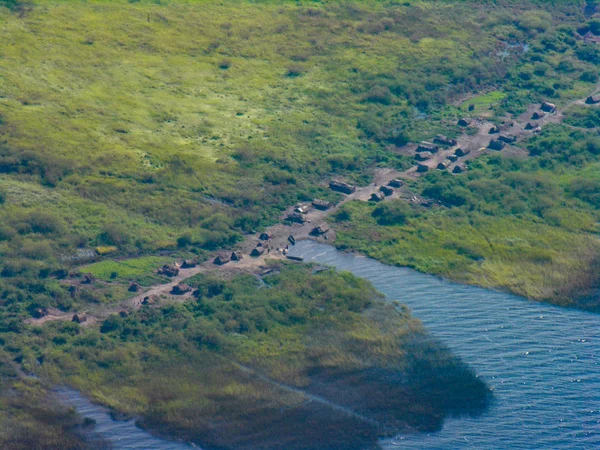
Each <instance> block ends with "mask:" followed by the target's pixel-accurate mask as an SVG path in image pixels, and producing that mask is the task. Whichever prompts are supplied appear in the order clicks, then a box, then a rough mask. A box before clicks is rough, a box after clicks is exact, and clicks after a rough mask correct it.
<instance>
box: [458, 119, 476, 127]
mask: <svg viewBox="0 0 600 450" xmlns="http://www.w3.org/2000/svg"><path fill="white" fill-rule="evenodd" d="M472 123H473V121H472V120H471V119H467V118H465V117H463V118H462V119H459V120H458V126H459V127H468V126H470V125H471V124H472Z"/></svg>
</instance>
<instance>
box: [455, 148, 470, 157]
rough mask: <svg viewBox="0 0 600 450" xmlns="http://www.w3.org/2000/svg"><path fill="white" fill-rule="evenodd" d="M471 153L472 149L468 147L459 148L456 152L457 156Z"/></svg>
mask: <svg viewBox="0 0 600 450" xmlns="http://www.w3.org/2000/svg"><path fill="white" fill-rule="evenodd" d="M469 153H471V150H469V149H468V148H457V149H456V151H455V152H454V154H455V155H456V156H458V157H459V158H462V157H463V156H467V155H468V154H469Z"/></svg>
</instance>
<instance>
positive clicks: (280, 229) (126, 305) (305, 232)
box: [25, 86, 600, 326]
mask: <svg viewBox="0 0 600 450" xmlns="http://www.w3.org/2000/svg"><path fill="white" fill-rule="evenodd" d="M598 89H600V86H598V87H597V89H596V90H598ZM574 105H586V103H585V100H581V99H580V100H574V101H572V102H570V103H568V104H567V105H566V106H565V107H564V108H562V109H560V110H557V111H555V112H554V113H552V114H546V115H545V116H544V117H543V118H542V119H540V120H537V121H532V119H531V116H532V115H533V113H534V112H536V111H538V112H539V105H537V104H536V105H531V106H530V107H529V108H528V109H527V111H526V112H524V113H523V114H521V115H520V116H518V117H515V118H506V120H505V126H504V129H503V130H502V132H503V133H505V134H508V135H512V136H514V137H515V138H516V141H515V143H514V144H512V145H507V146H506V147H505V149H504V150H502V152H504V153H511V154H515V155H518V154H523V156H525V155H526V152H524V151H523V150H522V149H519V147H517V146H516V145H515V144H517V143H518V142H519V141H522V140H523V139H525V138H527V137H529V136H531V135H532V134H533V133H535V131H534V130H526V129H525V126H526V125H527V123H529V122H535V123H536V124H537V125H539V126H540V127H543V126H544V125H547V124H549V123H561V122H562V121H563V119H564V112H565V111H566V110H567V109H569V108H571V107H573V106H574ZM586 106H593V105H586ZM494 125H495V124H494V123H492V122H490V121H488V120H482V119H481V120H478V121H476V126H477V128H478V132H477V133H476V134H474V135H467V134H466V133H465V134H463V135H462V136H460V137H459V138H458V139H457V145H455V146H452V147H447V148H441V149H440V150H439V151H438V152H437V153H435V154H434V155H433V157H432V158H431V159H429V160H428V161H424V162H422V163H421V164H424V165H426V166H427V167H428V171H431V170H438V169H437V166H438V164H439V163H441V162H446V163H448V165H447V169H445V170H449V171H452V170H453V168H454V167H455V166H456V165H459V164H464V163H465V162H467V161H469V160H472V159H475V158H478V157H479V156H481V155H483V154H489V153H494V152H495V150H490V149H489V148H488V145H489V143H490V140H491V139H497V137H498V135H497V134H490V130H491V128H492V127H493V126H494ZM416 147H417V146H416V145H415V144H409V145H406V146H404V147H402V148H400V149H399V150H398V151H399V152H400V153H403V154H405V155H414V154H415V153H416V151H415V150H416ZM458 148H462V149H463V150H467V151H469V153H468V155H466V156H463V157H461V158H458V160H457V161H455V162H450V160H449V159H448V157H450V156H451V155H454V153H455V151H456V149H458ZM417 167H418V166H417V164H415V165H414V166H412V167H411V168H409V169H408V170H405V171H397V170H394V169H385V168H384V169H377V170H376V171H375V176H374V179H373V182H372V183H371V184H369V185H368V186H364V187H358V188H357V189H356V191H355V192H354V193H352V194H350V195H346V196H345V197H344V198H343V199H342V200H341V201H340V202H339V203H337V204H336V205H335V206H333V207H331V208H330V209H328V210H326V211H322V210H318V209H315V208H313V209H311V210H309V211H308V212H307V213H306V214H305V215H304V217H305V223H304V224H298V223H295V224H291V225H290V224H284V223H283V219H284V218H285V217H286V216H287V215H288V214H289V213H290V212H291V211H292V210H293V207H290V208H289V209H288V210H287V211H286V213H285V214H284V215H283V216H282V217H281V219H282V221H281V223H278V224H276V225H273V226H272V227H270V228H268V229H267V230H266V232H268V233H270V234H271V235H272V238H271V240H270V241H269V243H268V246H269V251H268V252H265V253H264V254H263V255H262V256H259V257H257V258H252V257H250V256H249V253H250V252H251V251H252V249H253V248H254V247H256V245H257V244H258V242H259V240H258V238H257V237H256V236H255V235H253V236H248V237H247V238H246V239H245V241H244V242H242V243H241V244H240V245H239V248H240V250H241V251H242V252H243V253H244V257H243V259H242V260H241V261H239V262H229V263H227V264H225V265H223V266H216V265H214V264H213V262H212V260H209V261H206V262H204V263H202V264H200V265H198V266H196V267H193V268H188V269H182V268H180V269H179V274H178V275H177V276H175V277H172V278H171V279H170V281H169V282H168V283H165V284H157V285H154V286H151V287H150V288H149V289H147V290H146V291H144V292H143V293H140V294H138V295H135V296H134V297H131V298H128V299H126V300H124V301H122V302H119V303H118V304H112V305H96V306H91V307H89V308H88V309H87V310H86V311H83V312H84V313H86V314H87V320H86V321H85V322H83V323H82V325H85V326H90V325H93V324H96V323H98V322H100V321H102V320H104V319H105V318H107V317H108V316H109V315H111V314H118V313H122V312H125V313H128V312H130V311H133V310H138V309H140V308H141V307H142V305H143V304H144V299H146V298H151V299H152V304H153V305H154V306H160V305H164V304H168V303H181V302H185V301H188V300H190V298H192V293H191V292H188V293H186V294H184V295H174V294H172V293H171V291H172V290H173V288H174V287H175V286H177V285H179V284H181V283H184V282H185V281H186V280H188V279H189V278H191V277H193V276H195V275H197V274H199V273H208V272H211V271H220V272H223V271H227V272H231V273H236V272H240V273H242V272H245V273H254V274H260V273H261V272H262V271H263V270H264V269H266V267H267V264H266V262H267V259H285V252H284V251H283V250H284V249H285V248H286V247H287V246H288V245H289V241H288V237H289V236H293V237H294V238H295V239H296V240H302V239H309V238H311V232H312V230H313V229H314V228H315V227H317V226H319V225H326V218H327V217H328V216H329V215H331V214H334V213H336V212H337V211H339V209H340V208H341V207H342V206H343V205H344V204H346V203H347V202H350V201H354V200H359V201H369V199H370V198H371V196H372V194H374V193H377V192H379V189H380V187H381V186H382V185H387V184H388V183H389V182H390V181H391V180H392V179H395V178H398V179H405V180H414V179H416V178H418V177H419V176H421V175H423V174H424V173H426V172H418V171H417ZM388 198H404V199H406V200H408V201H417V202H418V201H421V199H419V198H418V196H416V195H414V194H413V193H412V192H411V191H410V190H409V189H408V188H406V187H403V188H400V189H395V190H394V193H393V195H391V196H390V197H388ZM319 239H323V240H334V239H335V232H334V231H328V232H327V233H326V234H325V235H323V236H320V237H319ZM72 318H73V312H64V311H61V310H58V309H56V308H49V309H48V311H47V314H46V315H45V316H44V317H41V318H30V319H27V320H26V321H25V322H26V323H28V324H34V325H42V324H44V323H46V322H49V321H54V320H71V319H72Z"/></svg>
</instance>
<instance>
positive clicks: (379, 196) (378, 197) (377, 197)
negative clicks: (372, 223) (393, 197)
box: [369, 192, 385, 202]
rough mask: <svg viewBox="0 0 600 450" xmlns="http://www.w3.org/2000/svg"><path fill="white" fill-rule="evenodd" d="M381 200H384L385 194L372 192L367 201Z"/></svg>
mask: <svg viewBox="0 0 600 450" xmlns="http://www.w3.org/2000/svg"><path fill="white" fill-rule="evenodd" d="M382 200H385V195H383V193H382V192H374V193H372V194H371V198H370V199H369V201H371V202H380V201H382Z"/></svg>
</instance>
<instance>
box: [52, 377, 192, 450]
mask: <svg viewBox="0 0 600 450" xmlns="http://www.w3.org/2000/svg"><path fill="white" fill-rule="evenodd" d="M56 396H57V397H58V399H59V400H60V401H61V402H62V403H63V404H64V405H67V406H70V407H73V408H75V409H76V410H77V412H78V413H79V414H80V415H81V416H83V417H89V418H91V419H94V420H95V421H96V425H95V426H94V428H93V431H94V432H95V433H97V434H99V435H100V436H101V437H102V438H103V439H104V440H106V441H108V442H109V443H110V444H111V446H112V448H113V449H115V450H121V449H139V450H148V449H157V450H158V449H159V450H192V449H198V448H199V447H195V446H191V445H187V444H185V443H182V442H175V441H169V440H166V439H161V438H159V437H156V436H153V435H151V434H150V433H148V432H147V431H145V430H143V429H141V428H139V427H137V426H136V425H135V421H134V420H118V421H117V420H113V419H112V418H111V416H110V414H109V412H108V410H107V409H106V408H103V407H102V406H99V405H95V404H93V403H92V402H91V401H89V400H88V399H87V398H86V397H85V396H83V395H82V394H81V393H79V392H77V391H76V390H74V389H69V388H59V389H57V390H56Z"/></svg>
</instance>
